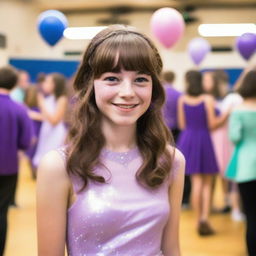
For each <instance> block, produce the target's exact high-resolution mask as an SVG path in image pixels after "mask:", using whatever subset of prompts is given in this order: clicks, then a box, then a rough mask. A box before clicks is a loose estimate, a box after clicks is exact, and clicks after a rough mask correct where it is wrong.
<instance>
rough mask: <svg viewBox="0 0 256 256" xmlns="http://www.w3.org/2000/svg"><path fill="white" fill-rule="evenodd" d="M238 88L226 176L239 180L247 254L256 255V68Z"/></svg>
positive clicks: (230, 129)
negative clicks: (244, 218)
mask: <svg viewBox="0 0 256 256" xmlns="http://www.w3.org/2000/svg"><path fill="white" fill-rule="evenodd" d="M238 92H239V93H240V95H241V96H242V97H243V99H244V101H243V103H242V104H240V105H238V106H237V107H236V108H235V109H234V110H233V111H232V113H231V116H230V119H229V137H230V139H231V141H232V142H233V143H234V145H235V150H234V152H233V155H232V158H231V160H230V162H229V165H228V167H227V171H226V177H227V178H228V179H231V180H233V181H235V182H237V183H238V187H239V191H240V196H241V199H242V203H243V209H244V213H245V216H246V245H247V250H248V256H255V255H256V243H255V241H256V193H255V191H256V153H255V152H256V70H251V71H249V72H248V73H247V74H246V75H245V76H244V79H243V80H242V83H241V85H240V87H239V89H238Z"/></svg>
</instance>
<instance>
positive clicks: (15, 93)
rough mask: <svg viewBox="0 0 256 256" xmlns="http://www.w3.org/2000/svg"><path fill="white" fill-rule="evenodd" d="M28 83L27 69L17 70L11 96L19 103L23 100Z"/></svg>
mask: <svg viewBox="0 0 256 256" xmlns="http://www.w3.org/2000/svg"><path fill="white" fill-rule="evenodd" d="M29 85H30V77H29V74H28V72H27V71H25V70H19V73H18V83H17V85H16V86H15V88H14V89H13V90H12V91H11V94H10V96H11V98H12V99H13V100H14V101H17V102H19V103H23V102H24V98H25V93H26V90H27V89H28V87H29Z"/></svg>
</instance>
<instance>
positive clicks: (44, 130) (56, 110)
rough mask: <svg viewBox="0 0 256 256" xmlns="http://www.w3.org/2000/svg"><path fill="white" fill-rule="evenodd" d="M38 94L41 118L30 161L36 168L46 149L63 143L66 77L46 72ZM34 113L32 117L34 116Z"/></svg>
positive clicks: (51, 148) (64, 134)
mask: <svg viewBox="0 0 256 256" xmlns="http://www.w3.org/2000/svg"><path fill="white" fill-rule="evenodd" d="M41 90H42V92H41V93H39V94H38V105H39V109H40V114H39V113H37V116H39V115H40V116H41V119H42V120H43V122H42V126H41V128H40V132H39V137H38V145H37V148H36V152H35V155H34V157H33V160H32V163H33V165H34V166H35V167H36V168H37V166H38V164H39V161H40V159H41V158H42V156H43V155H44V154H46V153H47V152H48V151H50V150H53V149H56V148H58V147H60V146H61V145H63V144H64V142H65V138H66V134H67V129H66V126H65V123H64V116H65V113H66V110H67V96H66V94H67V93H66V78H65V77H64V76H63V75H62V74H59V73H52V74H48V75H47V76H46V77H45V80H44V81H43V82H42V88H41ZM35 116H36V115H35V113H34V117H35Z"/></svg>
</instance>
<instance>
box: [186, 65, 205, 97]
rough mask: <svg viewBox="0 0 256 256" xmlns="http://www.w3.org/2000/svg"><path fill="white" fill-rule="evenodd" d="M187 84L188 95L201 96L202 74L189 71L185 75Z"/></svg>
mask: <svg viewBox="0 0 256 256" xmlns="http://www.w3.org/2000/svg"><path fill="white" fill-rule="evenodd" d="M185 79H186V82H187V87H186V93H187V94H188V95H191V96H199V95H201V94H202V93H203V86H202V74H201V73H200V72H199V71H197V70H189V71H187V73H186V75H185Z"/></svg>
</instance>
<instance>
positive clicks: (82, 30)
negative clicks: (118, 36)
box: [63, 26, 107, 40]
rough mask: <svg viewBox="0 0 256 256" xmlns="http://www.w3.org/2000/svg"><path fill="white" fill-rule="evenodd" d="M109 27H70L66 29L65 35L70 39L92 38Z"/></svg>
mask: <svg viewBox="0 0 256 256" xmlns="http://www.w3.org/2000/svg"><path fill="white" fill-rule="evenodd" d="M105 28H107V27H106V26H100V27H69V28H66V29H65V30H64V33H63V35H64V37H66V38H68V39H73V40H78V39H92V38H93V37H94V36H95V35H96V34H98V33H99V32H100V31H101V30H103V29H105Z"/></svg>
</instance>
